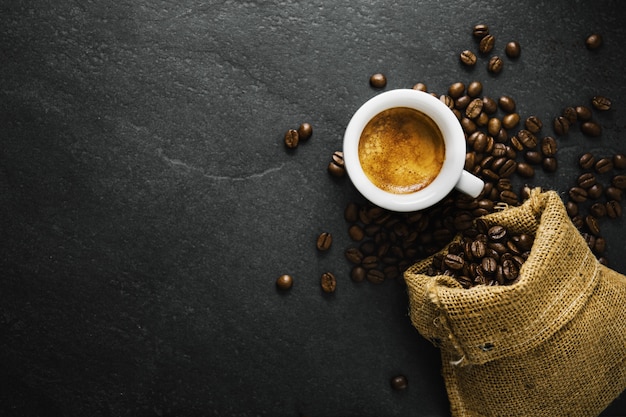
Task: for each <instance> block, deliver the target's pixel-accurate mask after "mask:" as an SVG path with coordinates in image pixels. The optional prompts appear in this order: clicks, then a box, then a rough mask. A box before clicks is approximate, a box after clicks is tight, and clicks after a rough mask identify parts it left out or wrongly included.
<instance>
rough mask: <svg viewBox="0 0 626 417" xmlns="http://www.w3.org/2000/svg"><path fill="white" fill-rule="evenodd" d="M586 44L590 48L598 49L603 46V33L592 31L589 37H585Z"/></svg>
mask: <svg viewBox="0 0 626 417" xmlns="http://www.w3.org/2000/svg"><path fill="white" fill-rule="evenodd" d="M585 46H586V47H587V49H590V50H594V49H598V48H599V47H600V46H602V35H600V34H599V33H592V34H591V35H589V36H587V39H585Z"/></svg>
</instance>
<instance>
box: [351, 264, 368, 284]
mask: <svg viewBox="0 0 626 417" xmlns="http://www.w3.org/2000/svg"><path fill="white" fill-rule="evenodd" d="M366 275H367V270H366V269H365V268H363V267H362V266H360V265H357V266H354V267H353V268H352V270H351V271H350V279H351V280H352V281H354V282H362V281H363V280H364V279H365V276H366Z"/></svg>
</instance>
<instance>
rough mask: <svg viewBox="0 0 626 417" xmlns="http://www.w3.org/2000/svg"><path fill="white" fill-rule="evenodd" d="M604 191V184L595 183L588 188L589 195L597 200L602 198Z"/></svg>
mask: <svg viewBox="0 0 626 417" xmlns="http://www.w3.org/2000/svg"><path fill="white" fill-rule="evenodd" d="M603 192H604V187H603V186H602V184H598V183H595V184H593V185H592V186H591V187H589V188H588V189H587V197H589V198H590V199H592V200H597V199H598V198H600V196H601V195H602V193H603Z"/></svg>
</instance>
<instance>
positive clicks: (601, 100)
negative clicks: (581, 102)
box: [591, 96, 611, 111]
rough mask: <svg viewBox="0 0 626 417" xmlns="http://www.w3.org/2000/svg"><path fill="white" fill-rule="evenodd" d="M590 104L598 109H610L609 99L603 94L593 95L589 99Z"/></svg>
mask: <svg viewBox="0 0 626 417" xmlns="http://www.w3.org/2000/svg"><path fill="white" fill-rule="evenodd" d="M591 105H592V106H593V107H594V108H595V109H596V110H600V111H606V110H610V109H611V100H610V99H608V98H607V97H604V96H594V97H593V98H592V99H591Z"/></svg>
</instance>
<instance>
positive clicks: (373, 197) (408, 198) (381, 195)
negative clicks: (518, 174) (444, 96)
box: [343, 89, 466, 212]
mask: <svg viewBox="0 0 626 417" xmlns="http://www.w3.org/2000/svg"><path fill="white" fill-rule="evenodd" d="M394 107H409V108H413V109H415V110H419V111H421V112H422V113H424V114H426V115H427V116H429V117H430V118H431V119H432V120H433V121H434V122H435V123H436V124H437V126H438V127H439V130H440V131H441V134H442V136H443V139H444V143H445V159H444V162H443V166H442V167H441V171H440V172H439V175H438V176H437V177H436V178H435V179H434V180H433V182H431V183H430V184H429V185H428V186H426V187H425V188H423V189H421V190H419V191H416V192H413V193H409V194H394V193H391V192H388V191H385V190H382V189H381V188H379V187H377V186H376V185H375V184H374V183H372V182H371V181H370V179H369V178H368V177H367V175H366V174H365V172H364V171H363V168H362V167H361V163H360V160H359V141H360V138H361V132H362V131H363V129H364V128H365V126H366V125H367V123H368V122H369V121H370V120H371V119H372V118H373V117H374V116H376V115H377V114H379V113H380V112H382V111H384V110H387V109H390V108H394ZM465 152H466V146H465V135H464V134H463V129H462V128H461V124H460V123H459V121H458V119H457V118H456V116H455V115H454V113H452V111H451V110H450V109H449V108H448V107H447V106H446V105H445V104H444V103H442V102H441V101H440V100H439V99H438V98H436V97H433V96H431V95H430V94H428V93H425V92H422V91H418V90H412V89H398V90H390V91H386V92H384V93H381V94H379V95H377V96H375V97H373V98H371V99H370V100H368V101H367V102H365V103H364V104H363V105H362V106H361V107H360V108H359V109H358V110H357V111H356V113H354V115H353V116H352V119H351V120H350V122H349V123H348V126H347V128H346V131H345V134H344V140H343V154H344V162H345V166H346V171H347V172H348V176H349V177H350V180H351V181H352V183H353V184H354V186H355V187H356V188H357V190H358V191H359V192H360V193H361V194H362V195H363V196H364V197H365V198H367V199H368V200H369V201H371V202H372V203H374V204H376V205H377V206H379V207H383V208H386V209H388V210H393V211H403V212H407V211H415V210H421V209H423V208H426V207H430V206H432V205H434V204H436V203H437V202H439V201H441V200H442V199H443V198H444V197H445V196H446V195H448V193H450V191H452V189H453V188H454V186H455V185H456V183H457V182H458V181H459V178H460V177H461V173H462V171H463V166H464V165H465Z"/></svg>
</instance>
